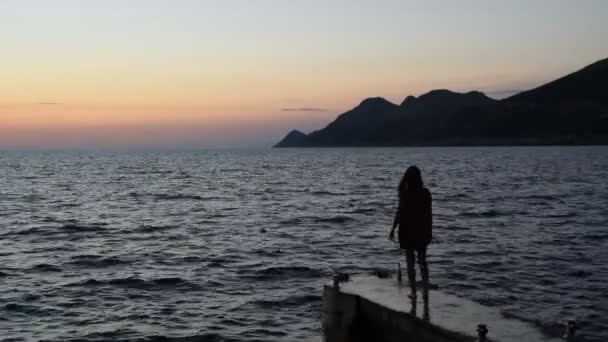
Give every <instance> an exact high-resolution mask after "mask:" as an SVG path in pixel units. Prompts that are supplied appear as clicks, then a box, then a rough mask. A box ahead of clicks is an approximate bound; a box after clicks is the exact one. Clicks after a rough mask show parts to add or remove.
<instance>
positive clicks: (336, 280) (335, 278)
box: [332, 274, 340, 290]
mask: <svg viewBox="0 0 608 342" xmlns="http://www.w3.org/2000/svg"><path fill="white" fill-rule="evenodd" d="M332 280H333V281H334V289H336V290H339V289H340V275H338V274H334V276H333V278H332Z"/></svg>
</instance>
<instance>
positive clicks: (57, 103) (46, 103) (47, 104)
mask: <svg viewBox="0 0 608 342" xmlns="http://www.w3.org/2000/svg"><path fill="white" fill-rule="evenodd" d="M38 104H39V105H43V106H56V105H61V104H63V103H61V102H48V101H47V102H38Z"/></svg>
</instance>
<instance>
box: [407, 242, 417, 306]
mask: <svg viewBox="0 0 608 342" xmlns="http://www.w3.org/2000/svg"><path fill="white" fill-rule="evenodd" d="M405 261H406V262H407V279H408V281H409V283H410V288H411V289H412V293H411V295H412V296H415V295H416V254H415V253H414V250H413V249H406V250H405Z"/></svg>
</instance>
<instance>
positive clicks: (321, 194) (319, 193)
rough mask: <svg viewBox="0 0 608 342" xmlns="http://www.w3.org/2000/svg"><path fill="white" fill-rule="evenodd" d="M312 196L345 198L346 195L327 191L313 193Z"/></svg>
mask: <svg viewBox="0 0 608 342" xmlns="http://www.w3.org/2000/svg"><path fill="white" fill-rule="evenodd" d="M310 194H311V195H314V196H344V195H346V194H344V193H339V192H332V191H327V190H318V191H312V192H311V193H310Z"/></svg>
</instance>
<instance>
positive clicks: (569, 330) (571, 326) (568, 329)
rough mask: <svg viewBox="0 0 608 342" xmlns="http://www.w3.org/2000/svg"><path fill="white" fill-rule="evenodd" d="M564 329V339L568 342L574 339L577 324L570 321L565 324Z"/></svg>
mask: <svg viewBox="0 0 608 342" xmlns="http://www.w3.org/2000/svg"><path fill="white" fill-rule="evenodd" d="M564 328H565V331H564V336H563V338H564V339H566V340H567V339H570V338H572V337H574V333H575V332H576V322H575V321H572V320H570V321H568V322H566V323H564Z"/></svg>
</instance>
